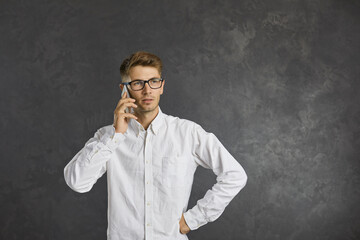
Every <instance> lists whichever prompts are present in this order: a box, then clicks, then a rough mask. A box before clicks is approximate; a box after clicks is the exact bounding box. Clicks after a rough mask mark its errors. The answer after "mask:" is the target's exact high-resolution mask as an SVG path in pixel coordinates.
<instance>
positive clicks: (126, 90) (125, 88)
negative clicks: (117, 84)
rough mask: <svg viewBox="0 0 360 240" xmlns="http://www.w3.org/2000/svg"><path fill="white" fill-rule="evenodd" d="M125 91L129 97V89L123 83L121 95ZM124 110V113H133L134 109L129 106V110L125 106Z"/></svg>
mask: <svg viewBox="0 0 360 240" xmlns="http://www.w3.org/2000/svg"><path fill="white" fill-rule="evenodd" d="M125 93H126V96H127V97H130V94H129V91H128V89H127V86H126V85H125V84H124V88H123V90H122V92H121V97H122V96H123V95H124V94H125ZM125 112H126V113H129V112H130V113H134V109H133V108H132V107H131V108H130V110H129V108H128V107H127V108H125Z"/></svg>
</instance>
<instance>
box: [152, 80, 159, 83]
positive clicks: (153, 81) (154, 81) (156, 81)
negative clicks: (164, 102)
mask: <svg viewBox="0 0 360 240" xmlns="http://www.w3.org/2000/svg"><path fill="white" fill-rule="evenodd" d="M159 81H160V79H153V80H151V83H158V82H159Z"/></svg>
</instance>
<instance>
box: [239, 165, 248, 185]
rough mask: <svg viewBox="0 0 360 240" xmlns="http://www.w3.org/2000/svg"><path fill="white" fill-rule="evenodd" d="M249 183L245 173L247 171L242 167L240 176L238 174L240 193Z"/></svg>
mask: <svg viewBox="0 0 360 240" xmlns="http://www.w3.org/2000/svg"><path fill="white" fill-rule="evenodd" d="M247 181H248V176H247V174H246V172H245V170H244V169H243V168H242V167H241V166H240V168H239V171H238V174H237V185H238V188H239V191H240V190H241V189H243V188H244V187H245V185H246V183H247Z"/></svg>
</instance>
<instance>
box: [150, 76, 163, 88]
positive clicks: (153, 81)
mask: <svg viewBox="0 0 360 240" xmlns="http://www.w3.org/2000/svg"><path fill="white" fill-rule="evenodd" d="M149 84H150V87H151V88H159V87H161V79H160V78H153V79H151V80H149Z"/></svg>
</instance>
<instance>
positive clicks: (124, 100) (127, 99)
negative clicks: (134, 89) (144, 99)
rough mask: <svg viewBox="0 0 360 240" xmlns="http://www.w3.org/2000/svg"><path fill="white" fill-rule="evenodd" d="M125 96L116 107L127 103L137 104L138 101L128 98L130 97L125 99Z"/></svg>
mask: <svg viewBox="0 0 360 240" xmlns="http://www.w3.org/2000/svg"><path fill="white" fill-rule="evenodd" d="M124 96H125V94H124V95H123V96H122V97H121V98H120V100H119V102H118V103H117V105H116V107H119V106H120V105H121V104H122V103H126V102H135V101H136V100H135V99H133V98H128V97H125V98H124Z"/></svg>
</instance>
